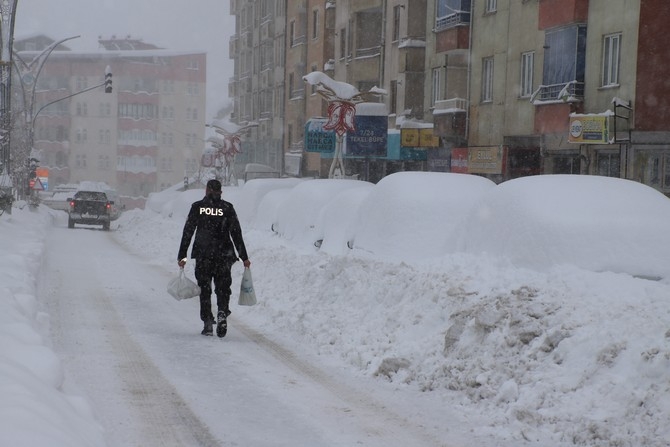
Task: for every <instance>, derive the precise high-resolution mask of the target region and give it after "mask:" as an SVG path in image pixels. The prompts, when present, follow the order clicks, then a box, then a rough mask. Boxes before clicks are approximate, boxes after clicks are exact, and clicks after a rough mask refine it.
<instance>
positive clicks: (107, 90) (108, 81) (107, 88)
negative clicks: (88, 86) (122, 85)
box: [105, 65, 112, 93]
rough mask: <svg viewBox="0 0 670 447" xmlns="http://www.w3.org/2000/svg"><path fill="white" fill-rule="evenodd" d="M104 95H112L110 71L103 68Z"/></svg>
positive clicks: (108, 68)
mask: <svg viewBox="0 0 670 447" xmlns="http://www.w3.org/2000/svg"><path fill="white" fill-rule="evenodd" d="M105 93H112V69H111V68H110V67H109V65H108V66H107V68H105Z"/></svg>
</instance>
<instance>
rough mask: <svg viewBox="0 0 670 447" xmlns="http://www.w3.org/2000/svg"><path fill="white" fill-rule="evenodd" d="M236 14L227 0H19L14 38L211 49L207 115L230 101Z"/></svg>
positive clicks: (89, 45)
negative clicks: (127, 39) (130, 40)
mask: <svg viewBox="0 0 670 447" xmlns="http://www.w3.org/2000/svg"><path fill="white" fill-rule="evenodd" d="M234 32H235V19H234V17H233V16H231V15H230V5H229V2H228V1H224V0H193V1H179V0H60V1H58V0H18V2H17V6H16V19H15V25H14V36H15V38H21V37H27V36H30V35H33V34H45V35H47V36H49V37H51V38H52V39H54V40H56V41H57V40H61V39H65V38H67V37H72V36H77V35H80V36H81V37H80V38H78V39H74V40H71V41H69V42H67V43H66V45H68V46H69V47H70V48H72V49H73V50H95V49H97V48H98V36H103V37H105V38H108V37H110V36H112V35H116V36H117V37H121V36H126V35H130V36H132V37H134V38H139V39H142V40H143V41H144V42H147V43H153V44H156V45H158V46H159V47H162V48H166V49H171V50H196V51H206V52H207V120H208V121H209V120H211V119H212V118H213V117H214V114H215V113H216V111H217V110H218V109H219V108H220V107H221V106H222V105H224V104H225V103H226V102H227V101H228V100H227V98H228V79H229V78H230V77H232V76H233V61H232V60H230V59H228V43H229V40H230V36H231V35H232V34H233V33H234Z"/></svg>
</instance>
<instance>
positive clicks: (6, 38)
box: [0, 0, 17, 213]
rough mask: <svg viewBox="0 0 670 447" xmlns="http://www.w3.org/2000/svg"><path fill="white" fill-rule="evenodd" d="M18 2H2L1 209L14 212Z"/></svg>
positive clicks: (10, 0)
mask: <svg viewBox="0 0 670 447" xmlns="http://www.w3.org/2000/svg"><path fill="white" fill-rule="evenodd" d="M16 2H17V0H0V132H2V134H1V135H0V209H2V210H3V212H4V211H7V212H9V213H11V212H12V200H13V193H12V183H11V177H10V176H9V161H10V157H9V141H10V130H11V122H12V120H11V116H10V105H11V79H12V44H13V41H14V16H15V13H16Z"/></svg>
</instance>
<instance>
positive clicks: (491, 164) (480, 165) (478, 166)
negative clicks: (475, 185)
mask: <svg viewBox="0 0 670 447" xmlns="http://www.w3.org/2000/svg"><path fill="white" fill-rule="evenodd" d="M502 153H503V151H502V147H500V146H482V147H471V148H469V150H468V173H470V174H501V173H502V165H503V163H502V160H503V157H502Z"/></svg>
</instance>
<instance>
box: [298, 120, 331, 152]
mask: <svg viewBox="0 0 670 447" xmlns="http://www.w3.org/2000/svg"><path fill="white" fill-rule="evenodd" d="M327 122H328V120H327V119H326V118H312V119H310V120H308V121H307V124H305V151H306V152H319V153H330V152H335V132H334V131H332V130H325V129H324V128H323V126H324V125H325V124H326V123H327Z"/></svg>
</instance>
